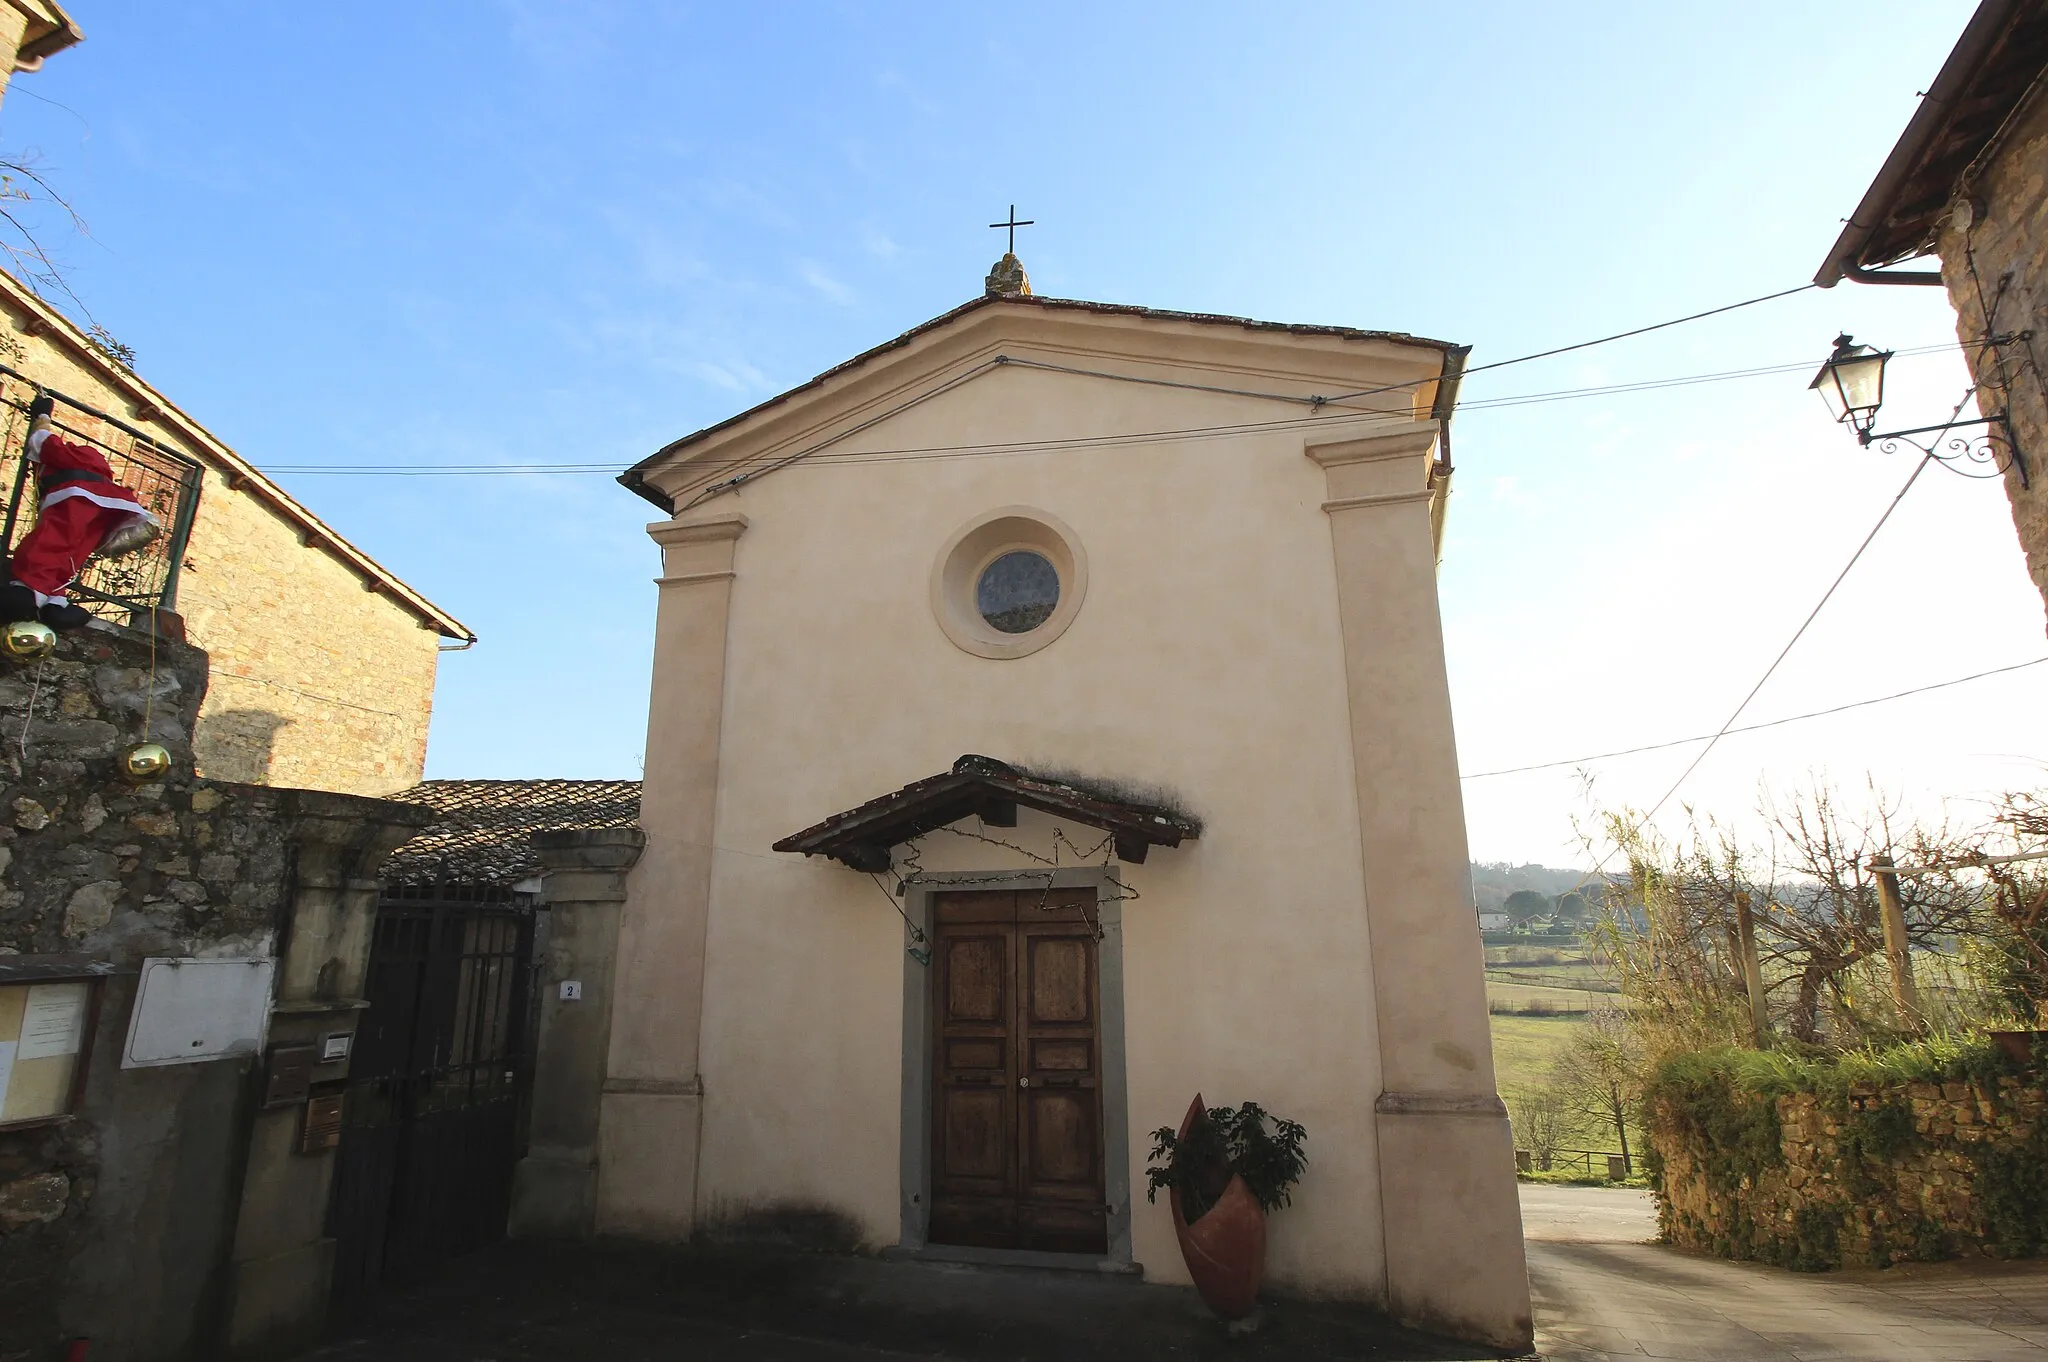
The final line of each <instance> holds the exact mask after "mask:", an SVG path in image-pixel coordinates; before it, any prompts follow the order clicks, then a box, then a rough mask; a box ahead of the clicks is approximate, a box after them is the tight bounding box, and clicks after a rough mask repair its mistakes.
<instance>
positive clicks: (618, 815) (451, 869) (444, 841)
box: [383, 780, 640, 886]
mask: <svg viewBox="0 0 2048 1362" xmlns="http://www.w3.org/2000/svg"><path fill="white" fill-rule="evenodd" d="M391 797H392V798H393V799H396V800H400V801H402V802H404V803H407V804H424V805H426V806H427V807H428V808H431V809H433V810H434V811H435V812H436V813H438V814H440V815H441V817H440V818H439V819H438V820H436V821H435V822H434V823H433V824H432V825H430V826H428V827H427V828H425V829H423V830H422V831H421V832H420V834H419V836H417V837H415V838H413V839H412V840H411V841H410V842H407V843H406V844H405V845H404V846H402V847H400V848H399V849H398V850H397V851H396V852H394V853H393V854H392V856H391V859H390V860H388V861H386V862H385V863H384V872H383V878H384V880H385V882H386V883H388V884H434V883H444V884H491V885H500V886H508V885H511V884H513V883H515V882H516V881H519V880H523V879H526V878H527V877H529V876H532V875H537V874H539V873H540V860H539V858H537V857H536V856H535V855H534V854H533V849H532V847H531V845H530V844H529V842H528V838H530V837H531V836H532V835H533V834H534V833H536V832H556V831H572V830H584V829H590V828H630V827H637V826H638V825H639V822H640V782H639V781H637V780H429V781H424V782H422V783H420V784H418V785H415V786H413V787H412V788H411V789H410V790H406V791H404V792H403V793H401V794H396V795H393V796H391Z"/></svg>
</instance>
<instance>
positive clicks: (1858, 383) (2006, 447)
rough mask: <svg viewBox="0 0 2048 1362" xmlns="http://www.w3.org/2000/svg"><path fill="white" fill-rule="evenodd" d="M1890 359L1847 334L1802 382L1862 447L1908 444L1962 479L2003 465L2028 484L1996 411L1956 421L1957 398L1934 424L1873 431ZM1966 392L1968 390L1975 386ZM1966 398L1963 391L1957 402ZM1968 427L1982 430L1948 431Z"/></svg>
mask: <svg viewBox="0 0 2048 1362" xmlns="http://www.w3.org/2000/svg"><path fill="white" fill-rule="evenodd" d="M2010 339H2013V338H2012V337H1994V338H1993V342H1994V343H1997V342H1998V341H2003V340H2010ZM1891 357H1892V352H1891V351H1889V350H1877V349H1873V348H1872V347H1870V346H1868V345H1858V344H1856V340H1855V337H1853V336H1850V335H1847V334H1844V335H1840V336H1837V337H1835V352H1834V353H1833V354H1832V355H1829V356H1828V360H1827V363H1825V364H1823V365H1821V366H1820V372H1819V373H1817V374H1815V375H1814V376H1813V382H1812V383H1810V384H1808V385H1807V386H1808V387H1810V388H1812V389H1813V391H1815V392H1817V393H1819V394H1820V395H1821V400H1822V401H1824V402H1826V403H1827V404H1828V411H1829V412H1830V413H1832V414H1833V416H1834V418H1835V420H1836V421H1838V422H1840V423H1841V424H1842V425H1845V426H1847V427H1849V428H1850V429H1851V430H1853V431H1855V432H1856V440H1857V442H1858V443H1859V444H1862V445H1863V446H1864V447H1865V448H1868V447H1869V446H1871V445H1876V446H1877V447H1878V448H1879V449H1881V450H1883V451H1884V452H1885V453H1887V454H1896V453H1898V451H1899V447H1900V446H1901V445H1909V446H1911V447H1912V448H1914V449H1917V450H1919V451H1920V452H1921V453H1922V454H1924V455H1926V456H1927V457H1928V458H1930V459H1934V460H1936V461H1937V462H1939V463H1941V464H1943V465H1944V466H1946V467H1947V468H1948V469H1949V471H1951V472H1954V473H1960V474H1962V475H1963V476H1964V477H1973V478H1995V477H2000V476H2002V475H2003V474H2004V473H2005V470H2006V469H2008V468H2015V469H2017V470H2019V475H2020V486H2022V487H2027V486H2030V485H2031V484H2030V483H2029V481H2028V477H2027V464H2026V460H2025V459H2024V458H2023V457H2022V456H2021V454H2020V447H2019V442H2018V441H2017V440H2016V439H2014V438H2013V433H2012V422H2011V421H2009V420H2007V419H2006V414H2005V413H2004V412H2002V411H1999V412H1993V413H1991V414H1990V415H1988V416H1984V417H1980V418H1978V419H1976V420H1971V421H1963V420H1958V419H1956V417H1957V416H1960V415H1961V413H1962V410H1963V403H1962V402H1958V403H1957V404H1956V415H1955V416H1951V417H1950V418H1949V419H1948V420H1946V421H1944V422H1942V423H1941V424H1940V425H1938V426H1914V427H1912V428H1910V429H1907V430H1894V431H1888V432H1879V431H1877V430H1876V429H1875V427H1876V425H1877V409H1878V408H1879V407H1880V406H1882V405H1884V367H1885V365H1886V364H1887V363H1888V362H1889V361H1890V360H1891ZM1970 391H1971V392H1972V393H1974V392H1975V391H1976V389H1975V388H1972V389H1971V390H1970ZM1968 400H1969V397H1968V396H1967V395H1966V396H1965V397H1964V399H1963V401H1964V402H1967V401H1968ZM1969 426H1983V427H1986V429H1985V431H1984V433H1982V434H1981V435H1959V434H1955V433H1954V432H1956V431H1960V430H1963V429H1965V428H1966V427H1969ZM1915 435H1927V436H1932V437H1933V438H1931V439H1929V440H1928V441H1927V442H1926V443H1924V444H1923V443H1922V442H1921V441H1919V440H1915V439H1913V438H1912V437H1913V436H1915ZM1972 467H1979V468H1984V469H1987V470H1988V471H1986V472H1982V473H1976V472H1972V471H1971V468H1972Z"/></svg>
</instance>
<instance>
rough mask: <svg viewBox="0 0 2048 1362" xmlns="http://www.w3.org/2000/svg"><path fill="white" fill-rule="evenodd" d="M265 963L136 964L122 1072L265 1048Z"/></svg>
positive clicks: (269, 964)
mask: <svg viewBox="0 0 2048 1362" xmlns="http://www.w3.org/2000/svg"><path fill="white" fill-rule="evenodd" d="M275 968H276V962H275V961H273V960H268V959H237V960H195V959H184V960H173V959H163V958H152V959H149V960H145V961H143V962H142V977H141V978H140V980H138V981H137V983H136V986H135V1011H134V1012H133V1013H132V1014H131V1015H130V1016H129V1018H128V1043H127V1045H126V1046H124V1047H123V1049H122V1051H121V1067H122V1068H124V1069H144V1068H150V1067H153V1066H156V1065H160V1064H198V1063H201V1062H203V1061H206V1060H212V1059H235V1058H239V1057H241V1056H243V1055H253V1054H256V1053H258V1052H259V1051H261V1050H262V1048H263V1037H264V1035H265V1033H266V1032H267V1031H268V1030H269V1027H270V979H271V973H272V971H273V970H274V969H275Z"/></svg>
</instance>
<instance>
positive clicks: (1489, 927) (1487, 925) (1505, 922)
mask: <svg viewBox="0 0 2048 1362" xmlns="http://www.w3.org/2000/svg"><path fill="white" fill-rule="evenodd" d="M1514 926H1515V920H1514V918H1512V917H1510V916H1508V915H1507V914H1506V913H1481V914H1480V915H1479V930H1480V931H1482V932H1507V931H1513V930H1514Z"/></svg>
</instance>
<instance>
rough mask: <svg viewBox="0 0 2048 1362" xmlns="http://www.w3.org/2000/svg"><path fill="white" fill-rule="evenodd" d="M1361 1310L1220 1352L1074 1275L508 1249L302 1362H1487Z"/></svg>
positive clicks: (388, 1299) (392, 1296)
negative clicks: (927, 1361)
mask: <svg viewBox="0 0 2048 1362" xmlns="http://www.w3.org/2000/svg"><path fill="white" fill-rule="evenodd" d="M1496 1356H1497V1354H1494V1353H1491V1352H1487V1351H1485V1350H1474V1349H1472V1348H1467V1347H1461V1346H1459V1345H1456V1344H1450V1343H1445V1342H1443V1341H1441V1340H1436V1339H1430V1338H1427V1337H1424V1336H1423V1335H1420V1334H1414V1333H1409V1332H1407V1331H1405V1330H1401V1329H1397V1328H1394V1327H1393V1326H1391V1325H1389V1324H1388V1323H1387V1322H1386V1321H1385V1320H1384V1319H1382V1318H1380V1317H1378V1316H1375V1315H1373V1314H1371V1313H1369V1312H1366V1311H1362V1310H1355V1309H1349V1308H1345V1307H1338V1306H1329V1305H1307V1304H1293V1303H1285V1302H1283V1303H1281V1304H1278V1305H1274V1306H1270V1307H1268V1309H1267V1314H1266V1318H1265V1320H1264V1322H1263V1324H1262V1327H1261V1328H1260V1329H1259V1330H1258V1331H1257V1332H1255V1333H1254V1334H1252V1335H1251V1336H1249V1337H1247V1338H1240V1339H1232V1338H1228V1337H1226V1335H1225V1334H1224V1332H1223V1328H1222V1326H1221V1325H1219V1324H1218V1323H1217V1322H1216V1321H1215V1320H1214V1319H1213V1318H1211V1317H1210V1316H1209V1314H1208V1312H1207V1311H1206V1310H1204V1309H1203V1308H1202V1305H1201V1303H1200V1302H1199V1301H1197V1300H1196V1299H1195V1297H1194V1294H1193V1293H1192V1292H1189V1291H1184V1290H1181V1289H1179V1288H1176V1287H1167V1286H1147V1285H1143V1284H1141V1283H1139V1282H1137V1281H1135V1280H1131V1279H1127V1278H1111V1277H1101V1276H1097V1275H1095V1274H1092V1273H1091V1274H1082V1273H1070V1272H1057V1273H1056V1272H1031V1271H1018V1270H1006V1271H991V1270H987V1269H978V1268H965V1267H944V1266H937V1265H932V1264H924V1263H889V1262H880V1261H877V1260H874V1259H861V1258H837V1257H824V1256H791V1255H769V1254H757V1255H739V1256H735V1255H731V1254H723V1255H711V1254H700V1253H692V1252H689V1251H687V1250H663V1249H651V1248H647V1247H638V1246H625V1245H618V1244H587V1243H583V1244H569V1245H548V1244H534V1243H531V1242H527V1243H517V1244H503V1245H500V1246H498V1247H496V1248H494V1249H490V1250H487V1251H485V1252H483V1253H480V1254H477V1255H474V1256H472V1257H470V1258H468V1259H465V1260H463V1261H462V1262H460V1263H457V1264H454V1265H452V1266H450V1267H449V1268H447V1269H444V1270H443V1271H442V1272H441V1273H439V1274H438V1275H437V1276H436V1277H434V1278H433V1279H432V1280H431V1281H429V1282H427V1283H425V1284H423V1285H420V1286H416V1287H414V1288H412V1289H411V1290H408V1291H399V1292H389V1293H387V1294H386V1295H385V1297H384V1298H383V1299H382V1300H380V1301H379V1302H378V1304H377V1306H376V1307H375V1309H374V1312H373V1313H372V1314H371V1315H370V1316H369V1317H368V1318H366V1319H364V1320H362V1321H359V1322H358V1324H357V1326H356V1327H355V1328H354V1329H352V1330H350V1331H348V1333H347V1334H346V1335H345V1336H343V1337H342V1338H341V1339H339V1340H338V1341H336V1342H335V1343H333V1344H331V1345H329V1346H328V1347H326V1348H323V1349H321V1350H319V1351H318V1352H316V1353H314V1354H313V1355H312V1357H311V1358H307V1359H304V1362H315V1359H317V1362H541V1359H546V1362H599V1360H600V1359H602V1362H668V1360H669V1359H676V1362H682V1359H688V1360H689V1362H739V1360H740V1359H746V1362H855V1359H861V1362H889V1360H890V1359H907V1358H940V1357H942V1358H949V1359H967V1360H973V1362H980V1360H983V1359H985V1360H986V1362H997V1359H1000V1360H1001V1362H1030V1360H1031V1359H1039V1358H1043V1359H1047V1360H1048V1362H1131V1360H1132V1359H1150V1358H1174V1359H1191V1360H1199V1359H1212V1358H1213V1359H1219V1360H1220V1359H1229V1362H1267V1360H1268V1359H1272V1360H1273V1362H1278V1360H1279V1359H1290V1360H1292V1359H1302V1360H1304V1362H1308V1360H1313V1359H1374V1360H1375V1362H1397V1359H1398V1360H1399V1362H1411V1360H1412V1362H1456V1360H1458V1359H1480V1358H1488V1359H1490V1358H1494V1357H1496Z"/></svg>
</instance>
